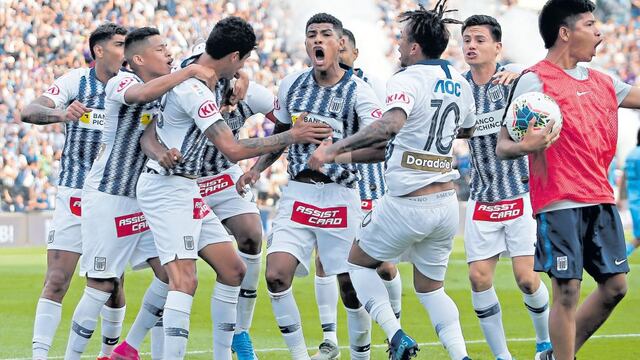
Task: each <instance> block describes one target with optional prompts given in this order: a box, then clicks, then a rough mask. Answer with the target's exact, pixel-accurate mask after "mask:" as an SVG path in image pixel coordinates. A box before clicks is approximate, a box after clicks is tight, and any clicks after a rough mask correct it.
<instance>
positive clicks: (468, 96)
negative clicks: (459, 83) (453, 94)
mask: <svg viewBox="0 0 640 360" xmlns="http://www.w3.org/2000/svg"><path fill="white" fill-rule="evenodd" d="M463 84H464V85H463V87H464V95H463V96H464V99H463V101H464V103H465V104H466V105H467V106H466V109H467V113H466V114H464V113H463V114H460V115H461V117H462V123H460V127H461V128H463V129H469V128H472V127H474V126H475V125H476V118H477V117H476V102H475V100H474V99H473V91H472V90H471V85H469V83H468V82H467V81H466V80H465V82H464V83H463Z"/></svg>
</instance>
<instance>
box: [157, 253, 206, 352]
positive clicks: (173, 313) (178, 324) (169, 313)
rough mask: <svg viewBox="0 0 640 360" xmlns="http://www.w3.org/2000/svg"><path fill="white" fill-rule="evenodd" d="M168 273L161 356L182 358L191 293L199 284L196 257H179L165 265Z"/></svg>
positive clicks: (191, 302)
mask: <svg viewBox="0 0 640 360" xmlns="http://www.w3.org/2000/svg"><path fill="white" fill-rule="evenodd" d="M164 269H165V271H166V272H167V275H168V277H169V291H168V292H167V301H166V302H165V305H164V312H163V313H162V322H163V325H164V356H165V358H167V359H182V358H184V356H185V352H186V349H187V341H188V339H189V321H190V317H191V306H192V304H193V295H194V294H195V291H196V288H197V286H198V278H197V276H196V261H195V259H178V258H176V259H175V260H173V261H170V262H168V263H166V264H165V265H164Z"/></svg>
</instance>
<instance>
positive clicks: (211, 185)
mask: <svg viewBox="0 0 640 360" xmlns="http://www.w3.org/2000/svg"><path fill="white" fill-rule="evenodd" d="M233 185H234V182H233V179H231V176H230V175H229V174H224V175H222V176H218V177H215V178H213V179H207V180H204V181H200V182H198V186H200V196H202V197H207V196H209V195H212V194H215V193H217V192H220V191H222V190H224V189H226V188H229V187H231V186H233Z"/></svg>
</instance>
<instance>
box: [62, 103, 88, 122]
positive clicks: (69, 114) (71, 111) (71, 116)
mask: <svg viewBox="0 0 640 360" xmlns="http://www.w3.org/2000/svg"><path fill="white" fill-rule="evenodd" d="M88 112H91V109H89V108H88V107H86V106H84V104H82V103H81V102H80V101H78V100H74V101H73V102H72V103H71V104H70V105H69V106H67V109H66V110H65V112H64V121H65V122H68V121H77V120H78V119H80V118H81V117H82V115H84V114H85V113H88Z"/></svg>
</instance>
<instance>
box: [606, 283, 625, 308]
mask: <svg viewBox="0 0 640 360" xmlns="http://www.w3.org/2000/svg"><path fill="white" fill-rule="evenodd" d="M604 289H605V296H606V301H607V303H608V304H611V305H614V306H615V305H616V304H617V303H619V302H620V301H621V300H622V299H623V298H624V297H625V295H626V294H627V282H626V280H624V279H623V280H617V281H611V282H609V283H607V284H606V285H605V286H604Z"/></svg>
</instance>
